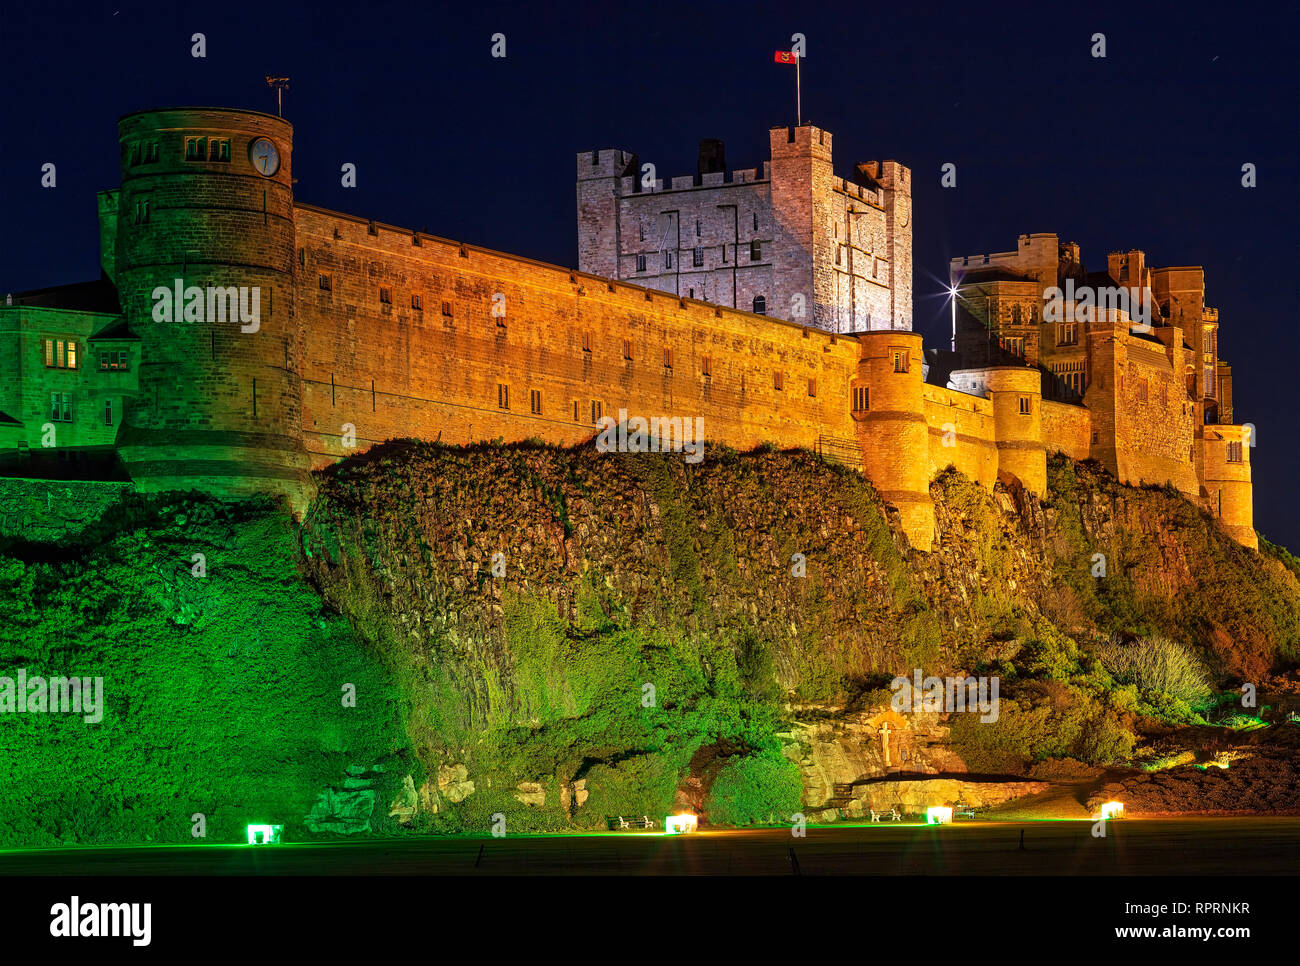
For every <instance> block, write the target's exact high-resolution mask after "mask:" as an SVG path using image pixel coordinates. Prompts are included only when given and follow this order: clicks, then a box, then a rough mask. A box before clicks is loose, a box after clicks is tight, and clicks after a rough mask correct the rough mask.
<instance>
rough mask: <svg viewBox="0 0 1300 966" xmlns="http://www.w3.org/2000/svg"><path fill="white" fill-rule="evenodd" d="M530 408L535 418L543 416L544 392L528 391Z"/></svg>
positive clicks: (537, 390) (538, 390)
mask: <svg viewBox="0 0 1300 966" xmlns="http://www.w3.org/2000/svg"><path fill="white" fill-rule="evenodd" d="M528 408H529V409H531V410H532V412H533V415H534V416H540V415H541V414H542V391H541V390H540V389H530V390H528Z"/></svg>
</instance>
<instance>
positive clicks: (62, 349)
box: [45, 339, 77, 369]
mask: <svg viewBox="0 0 1300 966" xmlns="http://www.w3.org/2000/svg"><path fill="white" fill-rule="evenodd" d="M45 368H47V369H75V368H77V343H75V342H72V341H71V340H65V339H46V340H45Z"/></svg>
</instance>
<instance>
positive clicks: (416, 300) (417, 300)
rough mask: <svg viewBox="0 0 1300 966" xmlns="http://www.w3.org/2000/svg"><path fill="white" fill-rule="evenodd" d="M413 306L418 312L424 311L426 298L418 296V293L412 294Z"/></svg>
mask: <svg viewBox="0 0 1300 966" xmlns="http://www.w3.org/2000/svg"><path fill="white" fill-rule="evenodd" d="M411 308H413V309H415V310H416V311H417V312H422V311H424V299H422V298H421V297H420V296H418V295H412V296H411Z"/></svg>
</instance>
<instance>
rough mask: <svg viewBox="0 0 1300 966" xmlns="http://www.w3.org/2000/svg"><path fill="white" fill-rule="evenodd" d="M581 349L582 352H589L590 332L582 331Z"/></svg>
mask: <svg viewBox="0 0 1300 966" xmlns="http://www.w3.org/2000/svg"><path fill="white" fill-rule="evenodd" d="M582 351H583V352H590V351H591V333H590V332H584V333H582Z"/></svg>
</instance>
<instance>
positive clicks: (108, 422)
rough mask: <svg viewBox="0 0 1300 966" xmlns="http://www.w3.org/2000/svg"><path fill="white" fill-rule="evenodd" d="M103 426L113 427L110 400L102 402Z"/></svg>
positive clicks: (111, 402)
mask: <svg viewBox="0 0 1300 966" xmlns="http://www.w3.org/2000/svg"><path fill="white" fill-rule="evenodd" d="M104 425H105V426H112V425H113V400H111V399H105V400H104Z"/></svg>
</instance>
